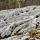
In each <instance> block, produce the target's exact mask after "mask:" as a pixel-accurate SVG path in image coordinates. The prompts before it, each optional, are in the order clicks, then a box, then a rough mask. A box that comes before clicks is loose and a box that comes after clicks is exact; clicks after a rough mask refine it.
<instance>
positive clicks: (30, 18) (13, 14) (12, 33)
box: [0, 6, 40, 40]
mask: <svg viewBox="0 0 40 40" xmlns="http://www.w3.org/2000/svg"><path fill="white" fill-rule="evenodd" d="M36 26H37V27H39V28H40V6H27V7H24V8H17V9H10V10H1V11H0V40H31V39H33V38H30V36H29V33H28V32H31V31H32V29H33V28H36ZM35 40H36V38H35ZM38 40H40V39H38Z"/></svg>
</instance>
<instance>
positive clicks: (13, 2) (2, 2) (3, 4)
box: [0, 0, 40, 10]
mask: <svg viewBox="0 0 40 40" xmlns="http://www.w3.org/2000/svg"><path fill="white" fill-rule="evenodd" d="M28 5H40V0H25V1H24V0H20V1H19V0H0V10H1V9H11V8H20V7H24V6H28Z"/></svg>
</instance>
